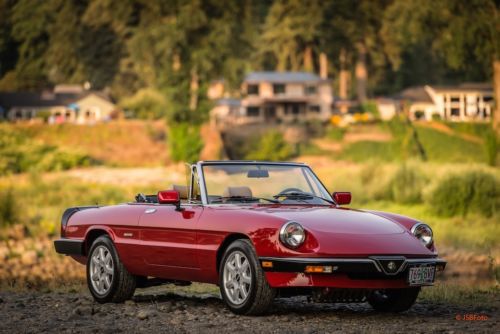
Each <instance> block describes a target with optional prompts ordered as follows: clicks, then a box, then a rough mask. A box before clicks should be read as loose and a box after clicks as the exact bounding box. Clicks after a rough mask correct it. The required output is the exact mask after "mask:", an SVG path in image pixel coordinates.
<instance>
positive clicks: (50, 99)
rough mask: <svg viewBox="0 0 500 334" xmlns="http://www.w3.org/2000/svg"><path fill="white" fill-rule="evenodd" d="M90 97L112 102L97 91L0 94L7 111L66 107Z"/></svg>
mask: <svg viewBox="0 0 500 334" xmlns="http://www.w3.org/2000/svg"><path fill="white" fill-rule="evenodd" d="M89 95H97V96H99V97H100V98H102V99H105V100H107V101H110V99H109V97H108V96H107V95H105V94H104V93H101V92H97V91H86V92H83V93H80V94H72V93H62V94H57V93H53V92H50V91H44V92H41V93H34V92H3V93H2V92H0V106H2V107H3V108H5V109H10V108H12V107H28V108H29V107H32V108H43V107H47V108H49V107H55V106H65V105H69V104H72V103H75V102H77V101H79V100H81V99H83V98H85V97H87V96H89Z"/></svg>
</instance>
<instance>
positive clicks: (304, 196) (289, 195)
mask: <svg viewBox="0 0 500 334" xmlns="http://www.w3.org/2000/svg"><path fill="white" fill-rule="evenodd" d="M273 197H274V198H280V197H286V198H291V199H293V198H296V199H307V198H318V199H321V200H323V201H325V202H328V203H330V204H334V205H335V202H334V201H330V200H329V199H326V198H323V197H321V196H317V195H313V194H309V193H286V194H278V195H274V196H273Z"/></svg>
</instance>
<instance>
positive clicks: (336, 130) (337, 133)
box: [326, 126, 346, 141]
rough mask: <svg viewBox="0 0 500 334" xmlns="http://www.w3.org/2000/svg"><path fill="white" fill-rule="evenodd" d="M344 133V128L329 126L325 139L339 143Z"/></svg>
mask: <svg viewBox="0 0 500 334" xmlns="http://www.w3.org/2000/svg"><path fill="white" fill-rule="evenodd" d="M345 133H346V129H345V128H340V127H337V126H330V127H328V130H327V132H326V137H327V138H328V139H331V140H335V141H341V140H342V139H343V138H344V135H345Z"/></svg>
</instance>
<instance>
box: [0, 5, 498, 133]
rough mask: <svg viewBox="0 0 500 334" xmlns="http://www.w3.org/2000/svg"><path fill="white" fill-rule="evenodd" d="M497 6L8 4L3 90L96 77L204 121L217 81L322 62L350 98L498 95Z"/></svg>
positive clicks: (96, 81) (181, 118) (2, 14)
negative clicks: (468, 90) (460, 91)
mask: <svg viewBox="0 0 500 334" xmlns="http://www.w3.org/2000/svg"><path fill="white" fill-rule="evenodd" d="M498 9H499V1H498V0H468V1H463V0H419V1H411V0H410V1H408V0H326V1H321V0H274V1H273V0H226V1H220V0H120V1H118V0H45V1H42V0H0V90H2V91H19V90H40V89H44V88H47V87H50V86H52V85H55V84H58V83H79V84H81V83H84V82H89V83H90V84H91V87H92V88H93V89H108V90H109V91H110V93H111V94H112V95H113V96H114V97H115V98H116V99H117V100H119V101H128V103H129V104H134V103H135V104H139V105H141V104H142V105H146V107H145V109H147V112H145V117H153V118H160V117H167V119H169V120H170V121H175V122H191V123H193V122H194V123H200V122H201V121H203V119H204V118H205V117H206V114H207V112H206V111H207V110H208V108H209V103H208V101H207V100H206V97H205V96H206V89H207V87H208V84H209V83H210V81H211V80H215V79H220V78H224V80H225V82H226V84H227V86H228V87H229V89H232V90H234V91H235V92H236V91H237V90H238V87H239V84H240V82H241V80H242V78H243V77H244V75H245V74H246V73H248V72H250V71H255V70H278V71H284V70H291V71H314V72H318V71H319V70H320V67H321V63H322V62H323V63H324V64H327V68H328V74H329V77H330V78H332V79H333V85H334V88H335V92H336V95H339V96H340V97H342V98H357V99H359V100H360V101H363V100H365V99H367V98H370V97H373V96H377V95H382V94H393V93H395V92H398V91H399V90H401V89H403V88H405V87H410V86H415V85H422V84H450V83H451V84H452V83H457V82H465V81H488V82H493V83H495V92H496V93H495V94H496V97H497V101H498V98H499V97H500V91H499V90H500V61H499V49H500V37H499V31H500V18H499V16H498ZM325 60H328V61H327V62H325ZM158 106H160V107H158ZM139 109H140V108H139ZM496 114H497V115H498V114H499V112H497V113H496ZM143 116H144V115H143Z"/></svg>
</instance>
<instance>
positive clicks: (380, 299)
mask: <svg viewBox="0 0 500 334" xmlns="http://www.w3.org/2000/svg"><path fill="white" fill-rule="evenodd" d="M419 292H420V288H406V289H386V290H377V291H375V292H374V293H373V294H372V295H371V296H370V297H369V298H368V303H369V304H370V305H371V306H372V307H373V308H374V309H375V310H376V311H380V312H403V311H406V310H408V309H409V308H410V307H412V306H413V304H414V303H415V301H416V300H417V297H418V294H419Z"/></svg>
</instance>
